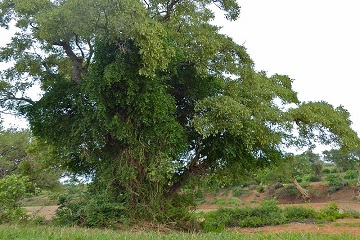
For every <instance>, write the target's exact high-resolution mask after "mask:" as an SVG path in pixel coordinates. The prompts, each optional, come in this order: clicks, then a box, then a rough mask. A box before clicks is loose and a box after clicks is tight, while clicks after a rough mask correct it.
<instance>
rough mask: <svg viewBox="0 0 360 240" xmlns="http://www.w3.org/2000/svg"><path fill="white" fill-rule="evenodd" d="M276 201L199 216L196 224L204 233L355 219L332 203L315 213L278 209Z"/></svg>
mask: <svg viewBox="0 0 360 240" xmlns="http://www.w3.org/2000/svg"><path fill="white" fill-rule="evenodd" d="M277 204H278V203H277V201H274V200H271V201H264V202H262V203H261V204H260V207H256V208H250V207H241V208H231V209H230V208H226V209H218V210H217V211H212V212H207V213H200V214H199V218H198V222H199V223H200V225H201V227H202V229H203V230H204V231H205V232H219V231H221V230H223V229H224V228H225V227H262V226H267V225H280V224H285V223H290V222H295V221H296V222H307V221H313V222H317V223H323V222H328V221H334V220H336V219H339V218H343V217H345V216H352V215H354V216H358V215H356V214H355V213H352V214H350V213H344V214H341V213H340V212H339V208H338V206H337V205H336V204H335V203H332V204H329V205H328V206H327V207H326V208H324V209H321V210H320V211H318V212H316V211H315V210H314V209H308V208H303V207H287V208H285V209H281V208H279V207H278V206H277Z"/></svg>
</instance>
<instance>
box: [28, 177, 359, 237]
mask: <svg viewBox="0 0 360 240" xmlns="http://www.w3.org/2000/svg"><path fill="white" fill-rule="evenodd" d="M308 189H309V191H310V193H311V201H310V202H308V203H304V202H303V201H302V199H301V197H300V196H299V195H298V194H296V192H295V193H294V191H293V192H292V194H289V193H287V192H284V190H283V188H280V189H277V190H276V191H275V192H274V194H273V195H272V194H269V190H266V191H265V192H264V193H258V192H257V191H256V190H253V191H251V192H250V193H249V194H245V195H243V196H241V197H240V198H239V200H240V202H241V204H242V205H244V206H257V205H258V204H259V202H261V201H262V200H264V199H274V198H275V199H276V200H278V201H279V203H280V207H286V206H290V205H291V206H303V207H309V208H313V209H315V210H319V209H321V208H324V207H326V205H327V204H329V203H331V202H335V203H336V204H337V205H338V206H339V208H340V211H343V210H348V209H353V210H357V211H360V201H358V200H354V194H353V190H352V188H351V187H344V188H342V189H340V190H339V191H337V192H335V193H333V194H331V195H330V196H328V193H327V189H328V187H327V184H325V183H312V184H311V185H310V186H309V188H308ZM215 198H217V199H227V200H229V199H232V198H234V197H233V195H232V192H229V193H228V194H224V192H220V193H219V194H217V195H216V196H214V194H212V193H207V194H205V200H206V202H211V201H212V200H214V199H215ZM217 208H219V206H218V205H216V204H207V203H204V204H201V205H200V206H199V207H198V210H199V211H211V210H215V209H217ZM26 209H27V210H28V211H29V214H36V215H38V216H43V217H45V219H47V220H50V219H51V218H52V217H53V216H54V215H55V211H56V209H57V206H44V207H26ZM234 231H235V232H241V233H283V232H302V233H325V234H350V235H354V236H360V219H340V220H338V221H336V222H334V223H327V224H304V223H291V224H286V225H281V226H267V227H260V228H234Z"/></svg>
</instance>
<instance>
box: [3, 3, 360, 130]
mask: <svg viewBox="0 0 360 240" xmlns="http://www.w3.org/2000/svg"><path fill="white" fill-rule="evenodd" d="M239 3H240V5H241V7H242V10H241V15H240V19H239V20H238V21H236V22H228V21H225V20H221V19H220V18H218V19H217V21H216V23H217V24H218V25H223V26H224V28H223V30H222V32H223V33H225V34H227V35H229V36H231V37H233V38H234V39H235V40H236V41H237V42H238V43H240V44H242V43H244V45H245V46H246V48H247V49H248V52H249V54H250V56H251V57H252V59H253V60H254V61H255V66H256V69H257V70H265V71H267V72H268V73H269V74H273V73H279V74H285V75H289V76H290V77H291V78H293V79H295V81H294V89H295V91H297V92H298V94H299V98H300V100H302V101H315V100H316V101H318V100H325V101H327V102H329V103H331V104H333V105H335V106H339V105H343V106H344V107H345V108H346V109H348V110H349V112H350V114H351V120H352V121H353V128H354V129H355V130H356V131H357V132H360V111H359V108H358V106H357V105H358V102H360V95H358V89H359V87H358V86H359V83H360V81H359V80H360V79H359V78H360V77H359V73H358V70H359V68H360V66H359V64H360V59H359V57H360V32H359V24H360V0H341V1H340V0H239ZM8 35H9V34H8V32H7V31H6V30H4V29H0V44H1V45H2V44H4V42H6V41H7V40H8V38H9V36H8ZM0 68H1V66H0Z"/></svg>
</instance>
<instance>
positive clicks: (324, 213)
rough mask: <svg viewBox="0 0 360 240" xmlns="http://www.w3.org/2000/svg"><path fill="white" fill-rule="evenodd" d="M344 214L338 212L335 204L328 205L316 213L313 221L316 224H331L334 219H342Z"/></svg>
mask: <svg viewBox="0 0 360 240" xmlns="http://www.w3.org/2000/svg"><path fill="white" fill-rule="evenodd" d="M345 216H346V214H342V213H340V212H339V207H338V206H337V205H336V203H330V204H328V205H327V206H326V207H325V208H323V209H320V211H319V212H317V214H316V217H315V220H316V222H317V223H324V222H332V221H335V220H336V219H340V218H344V217H345Z"/></svg>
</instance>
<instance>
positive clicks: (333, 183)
mask: <svg viewBox="0 0 360 240" xmlns="http://www.w3.org/2000/svg"><path fill="white" fill-rule="evenodd" d="M326 181H329V188H328V193H329V194H330V193H334V192H336V191H338V190H339V189H341V188H342V187H343V181H342V179H341V178H340V176H338V175H335V174H329V175H327V176H326Z"/></svg>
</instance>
